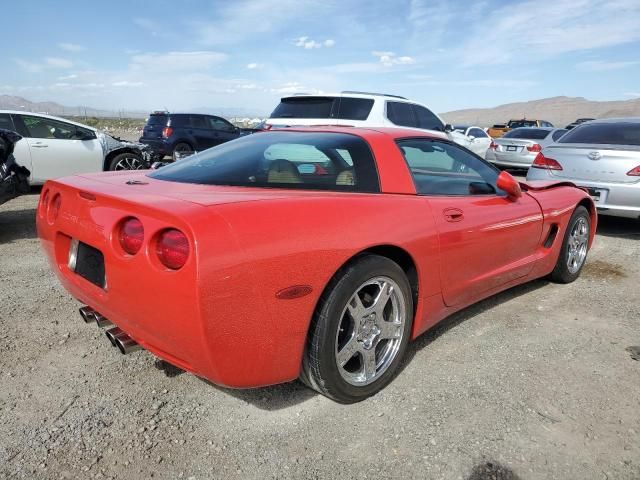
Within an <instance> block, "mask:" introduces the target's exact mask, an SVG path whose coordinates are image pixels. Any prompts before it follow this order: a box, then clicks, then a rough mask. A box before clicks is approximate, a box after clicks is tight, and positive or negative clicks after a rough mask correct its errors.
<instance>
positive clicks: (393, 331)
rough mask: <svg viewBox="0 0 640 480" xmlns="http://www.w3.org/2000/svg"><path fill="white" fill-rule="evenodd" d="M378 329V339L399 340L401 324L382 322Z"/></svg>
mask: <svg viewBox="0 0 640 480" xmlns="http://www.w3.org/2000/svg"><path fill="white" fill-rule="evenodd" d="M378 328H379V329H380V339H391V338H399V337H400V333H401V329H402V323H400V322H393V321H392V322H387V321H384V320H383V321H381V322H380V323H379V324H378Z"/></svg>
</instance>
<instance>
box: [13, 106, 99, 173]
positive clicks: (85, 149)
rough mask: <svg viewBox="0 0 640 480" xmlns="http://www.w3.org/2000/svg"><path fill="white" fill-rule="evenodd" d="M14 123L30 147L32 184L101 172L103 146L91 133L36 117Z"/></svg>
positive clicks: (21, 116)
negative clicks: (79, 174) (22, 132)
mask: <svg viewBox="0 0 640 480" xmlns="http://www.w3.org/2000/svg"><path fill="white" fill-rule="evenodd" d="M14 120H15V121H16V123H18V122H20V123H21V128H20V127H19V128H20V129H21V130H22V131H24V132H25V140H26V142H27V144H28V145H29V151H30V154H31V178H30V181H31V183H32V184H41V183H44V182H45V181H46V180H49V179H51V178H59V177H64V176H67V175H76V174H78V173H89V172H100V171H102V170H103V162H104V153H103V150H102V145H101V144H100V141H99V140H98V139H97V137H96V135H95V132H93V131H92V130H90V129H86V128H82V127H77V126H76V125H73V124H71V123H67V122H63V121H59V120H54V119H51V118H47V117H40V116H37V115H23V114H21V115H15V116H14ZM16 126H17V125H16Z"/></svg>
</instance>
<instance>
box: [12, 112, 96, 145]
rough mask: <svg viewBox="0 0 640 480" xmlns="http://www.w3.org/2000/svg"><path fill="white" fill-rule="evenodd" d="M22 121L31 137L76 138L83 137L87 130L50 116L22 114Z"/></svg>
mask: <svg viewBox="0 0 640 480" xmlns="http://www.w3.org/2000/svg"><path fill="white" fill-rule="evenodd" d="M22 121H23V122H24V125H25V127H26V129H27V132H28V134H29V135H28V136H29V137H31V138H51V139H58V140H74V139H77V138H81V137H82V136H83V134H84V132H86V130H84V129H78V128H77V127H76V126H75V125H71V124H69V123H65V122H59V121H57V120H52V119H50V118H42V117H32V116H29V115H22Z"/></svg>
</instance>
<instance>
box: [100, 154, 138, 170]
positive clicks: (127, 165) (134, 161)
mask: <svg viewBox="0 0 640 480" xmlns="http://www.w3.org/2000/svg"><path fill="white" fill-rule="evenodd" d="M144 168H146V166H145V164H144V160H143V159H142V157H141V156H140V155H136V154H135V153H131V152H124V153H119V154H118V155H116V156H115V157H113V158H112V159H111V161H110V162H109V170H111V171H114V170H142V169H144Z"/></svg>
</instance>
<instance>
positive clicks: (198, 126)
mask: <svg viewBox="0 0 640 480" xmlns="http://www.w3.org/2000/svg"><path fill="white" fill-rule="evenodd" d="M188 122H189V124H188V130H189V133H190V134H191V135H192V136H193V138H194V139H195V141H196V145H195V146H194V147H195V149H196V151H198V152H200V151H202V150H206V149H207V148H211V147H213V146H214V145H217V144H218V142H217V141H216V136H215V132H214V131H213V130H212V128H211V125H210V124H209V117H207V116H206V115H189V119H188Z"/></svg>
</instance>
